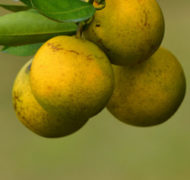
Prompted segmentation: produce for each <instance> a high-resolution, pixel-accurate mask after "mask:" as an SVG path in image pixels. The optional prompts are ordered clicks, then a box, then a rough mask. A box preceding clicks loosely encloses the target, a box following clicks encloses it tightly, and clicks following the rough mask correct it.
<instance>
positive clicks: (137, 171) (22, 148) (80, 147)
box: [0, 0, 190, 180]
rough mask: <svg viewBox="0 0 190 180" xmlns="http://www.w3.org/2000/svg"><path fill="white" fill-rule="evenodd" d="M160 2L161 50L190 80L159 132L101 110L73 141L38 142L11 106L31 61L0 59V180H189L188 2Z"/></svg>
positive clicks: (1, 0) (2, 0) (1, 55)
mask: <svg viewBox="0 0 190 180" xmlns="http://www.w3.org/2000/svg"><path fill="white" fill-rule="evenodd" d="M7 2H12V1H11V0H0V3H7ZM158 2H159V4H160V6H161V8H162V10H163V13H164V16H165V22H166V33H165V38H164V41H163V46H164V47H167V48H168V49H170V50H171V51H172V52H173V53H174V54H175V55H176V57H178V59H179V60H180V62H181V64H182V66H183V67H184V71H185V74H186V78H187V91H186V97H185V100H184V101H183V103H182V105H181V107H180V108H179V110H178V111H177V112H176V113H175V115H174V116H172V118H170V119H169V120H168V121H167V122H165V123H164V124H161V125H159V126H155V127H151V128H137V127H133V126H128V125H125V124H123V123H121V122H119V121H118V120H116V119H115V118H114V117H112V115H110V114H109V113H108V112H107V110H103V111H102V112H101V113H100V114H99V115H97V116H96V117H94V118H92V119H91V120H90V121H89V122H88V123H87V124H86V125H85V126H84V127H83V128H82V129H81V130H80V131H78V132H77V133H75V134H73V135H70V136H68V137H65V138H60V139H46V138H42V137H39V136H37V135H35V134H33V133H32V132H30V131H29V130H28V129H26V128H25V127H24V126H23V125H22V124H21V123H20V122H19V121H18V120H17V118H16V116H15V112H14V110H13V107H12V103H11V89H12V84H13V81H14V78H15V76H16V74H17V72H18V71H19V69H20V68H21V67H22V66H23V64H24V63H25V62H26V61H28V59H29V57H16V56H11V55H8V54H4V53H0V82H1V84H0V142H1V145H0V179H1V180H25V179H27V180H34V179H35V180H42V179H45V180H52V179H54V180H60V179H65V180H126V179H129V180H161V179H162V180H170V179H172V180H189V179H190V109H189V107H190V93H189V86H188V84H189V81H190V1H189V0H181V1H179V0H167V1H166V0H159V1H158ZM4 13H8V11H5V10H3V9H1V8H0V15H2V14H4ZM0 28H1V27H0Z"/></svg>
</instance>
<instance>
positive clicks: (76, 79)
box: [30, 36, 114, 118]
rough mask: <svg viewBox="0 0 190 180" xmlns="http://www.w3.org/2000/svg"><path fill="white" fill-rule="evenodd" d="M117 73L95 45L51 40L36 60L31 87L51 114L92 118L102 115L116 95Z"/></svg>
mask: <svg viewBox="0 0 190 180" xmlns="http://www.w3.org/2000/svg"><path fill="white" fill-rule="evenodd" d="M113 83H114V80H113V70H112V66H111V64H110V62H109V60H108V58H107V56H106V55H105V53H104V52H103V51H102V50H101V49H100V48H98V47H97V46H96V45H95V44H93V43H91V42H89V41H87V40H83V39H79V38H76V37H74V36H72V37H71V36H57V37H55V38H52V39H50V40H49V41H47V42H46V43H45V44H44V45H43V46H42V47H41V48H40V49H39V51H38V52H37V54H36V55H35V57H34V60H33V63H32V67H31V74H30V84H31V88H32V92H33V94H34V96H35V97H36V99H37V100H38V102H39V103H40V104H41V105H42V106H43V107H44V108H45V109H46V110H48V111H50V112H52V113H55V114H63V115H64V116H68V117H79V116H80V117H81V118H90V117H92V116H94V115H96V114H97V113H98V112H100V111H101V110H102V109H103V108H104V107H105V106H106V104H107V102H108V100H109V98H110V97H111V95H112V92H113Z"/></svg>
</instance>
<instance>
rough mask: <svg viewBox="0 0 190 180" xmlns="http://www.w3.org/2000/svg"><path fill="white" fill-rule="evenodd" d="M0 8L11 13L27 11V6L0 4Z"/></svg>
mask: <svg viewBox="0 0 190 180" xmlns="http://www.w3.org/2000/svg"><path fill="white" fill-rule="evenodd" d="M0 7H2V8H4V9H7V10H9V11H13V12H18V11H24V10H27V9H29V7H28V6H17V5H6V4H0Z"/></svg>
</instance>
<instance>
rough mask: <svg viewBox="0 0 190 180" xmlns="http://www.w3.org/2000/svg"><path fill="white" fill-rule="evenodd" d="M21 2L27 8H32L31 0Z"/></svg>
mask: <svg viewBox="0 0 190 180" xmlns="http://www.w3.org/2000/svg"><path fill="white" fill-rule="evenodd" d="M20 1H21V2H23V3H24V4H26V5H27V6H30V7H32V4H31V1H30V0H20Z"/></svg>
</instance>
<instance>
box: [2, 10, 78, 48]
mask: <svg viewBox="0 0 190 180" xmlns="http://www.w3.org/2000/svg"><path fill="white" fill-rule="evenodd" d="M76 29H77V25H76V24H74V23H59V22H56V21H53V20H50V19H48V18H46V17H45V16H43V15H41V14H39V13H37V12H36V11H35V10H28V11H21V12H17V13H12V14H7V15H4V16H1V17H0V45H7V46H15V45H24V44H31V43H38V42H44V41H46V40H48V39H50V38H52V37H54V36H57V35H72V34H74V33H75V32H76Z"/></svg>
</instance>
